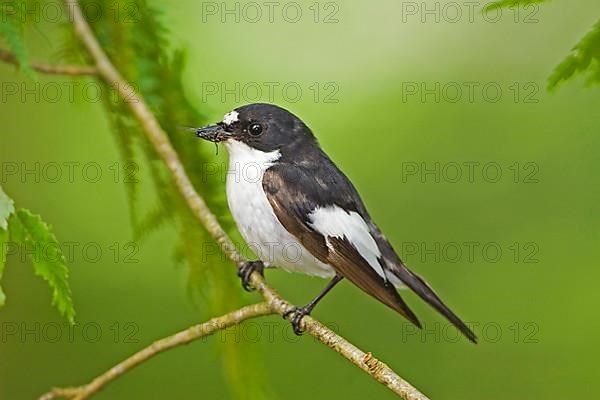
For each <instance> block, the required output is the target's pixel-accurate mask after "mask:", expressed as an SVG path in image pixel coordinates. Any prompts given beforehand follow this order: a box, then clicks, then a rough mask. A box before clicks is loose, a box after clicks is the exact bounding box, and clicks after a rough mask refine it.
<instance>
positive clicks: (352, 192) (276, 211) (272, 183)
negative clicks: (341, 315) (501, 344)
mask: <svg viewBox="0 0 600 400" xmlns="http://www.w3.org/2000/svg"><path fill="white" fill-rule="evenodd" d="M195 132H196V133H197V136H198V137H200V138H203V139H206V140H210V141H212V142H223V143H224V144H225V147H226V148H227V150H228V152H229V172H228V174H227V184H226V187H227V200H228V203H229V208H230V210H231V213H232V215H233V218H234V219H235V221H236V223H237V226H238V229H239V231H240V233H241V234H242V236H243V237H244V239H245V240H246V242H247V243H248V245H249V246H250V247H251V248H252V249H253V250H255V252H256V253H257V255H258V256H259V258H260V259H259V260H257V261H252V262H249V263H247V264H246V265H244V266H242V267H241V268H240V271H239V274H240V276H241V277H242V283H243V285H244V287H245V288H246V289H248V279H249V277H250V274H251V273H252V271H255V270H257V271H258V272H260V273H262V272H263V268H264V267H265V266H266V267H269V266H278V267H281V268H283V269H285V270H287V271H291V272H300V273H304V274H308V275H314V276H319V277H323V278H331V281H330V282H329V284H328V285H327V286H326V287H325V289H324V290H323V291H322V292H321V293H320V294H319V295H318V296H317V297H316V298H315V299H313V300H312V301H311V302H310V303H308V304H307V305H306V306H304V307H299V308H295V309H293V310H290V311H289V313H288V316H289V314H293V315H292V317H291V321H292V324H293V327H294V331H295V332H296V333H297V334H300V333H301V328H300V321H301V319H302V317H303V316H305V315H307V314H310V312H311V311H312V310H313V308H314V307H315V305H316V304H317V303H318V302H319V301H320V300H321V299H322V298H323V296H325V294H327V292H329V290H331V288H333V287H334V286H335V285H336V284H337V283H338V282H339V281H340V280H342V279H343V278H346V279H348V280H349V281H351V282H352V283H354V284H355V285H356V286H358V287H359V288H360V289H362V290H363V291H365V292H366V293H368V294H369V295H371V296H373V297H374V298H376V299H377V300H379V301H380V302H382V303H384V304H385V305H387V306H388V307H390V308H392V309H394V310H395V311H397V312H398V313H400V314H401V315H403V316H404V317H406V318H407V319H408V320H409V321H411V322H412V323H414V324H415V325H417V326H418V327H421V324H420V323H419V320H418V319H417V317H416V315H415V314H414V313H413V312H412V311H411V310H410V309H409V308H408V306H407V305H406V303H405V302H404V301H403V300H402V298H401V297H400V295H399V294H398V292H397V290H396V289H400V288H406V287H408V288H409V289H411V290H413V291H414V292H415V293H416V294H417V295H419V296H420V297H421V298H422V299H423V300H425V301H426V302H427V303H429V304H430V305H431V306H432V307H433V308H435V309H436V310H437V311H438V312H440V313H441V314H442V315H444V317H446V318H447V319H448V320H449V321H450V322H451V323H452V324H454V325H455V326H456V327H457V328H458V329H459V330H460V331H461V332H462V333H463V334H464V335H465V336H466V337H467V338H468V339H469V340H471V341H473V342H476V340H477V339H476V336H475V334H474V333H473V332H472V331H471V330H470V329H469V328H468V327H467V326H466V325H465V324H464V323H463V322H462V321H461V320H460V318H458V317H457V316H456V315H455V314H454V313H453V312H452V311H450V309H449V308H448V307H447V306H446V305H445V304H444V303H443V302H442V300H440V298H439V297H438V296H437V295H436V294H435V292H434V291H433V290H432V289H431V287H430V286H429V285H428V284H427V283H426V282H425V281H424V280H423V279H422V278H421V277H419V276H418V275H416V274H414V273H413V272H411V271H410V270H409V269H408V268H407V267H406V265H405V264H404V263H403V262H402V260H401V259H400V257H398V255H397V254H396V252H395V251H394V249H393V248H392V246H391V245H390V243H389V242H388V240H387V239H386V238H385V236H384V235H383V233H381V231H380V230H379V228H378V227H377V225H375V223H374V222H373V221H372V219H371V217H370V216H369V213H368V212H367V209H366V207H365V205H364V204H363V202H362V200H361V198H360V196H359V194H358V192H357V191H356V189H355V188H354V186H353V185H352V183H351V182H350V180H349V179H348V178H347V177H346V175H344V173H343V172H342V171H340V170H339V168H338V167H337V166H336V165H335V164H334V163H333V161H331V159H330V158H329V157H328V156H327V154H325V152H324V151H323V150H322V149H321V147H320V146H319V143H318V142H317V139H316V138H315V136H314V135H313V133H312V132H311V130H310V129H309V128H308V127H307V126H306V125H305V124H304V123H303V122H302V121H301V120H300V119H299V118H298V117H296V116H295V115H293V114H292V113H290V112H289V111H287V110H285V109H283V108H281V107H278V106H275V105H271V104H250V105H246V106H243V107H239V108H236V109H235V110H233V111H231V112H229V113H228V114H227V115H225V117H224V118H223V121H221V122H219V123H217V124H216V125H213V126H208V127H205V128H200V129H196V130H195Z"/></svg>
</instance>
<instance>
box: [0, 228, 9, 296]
mask: <svg viewBox="0 0 600 400" xmlns="http://www.w3.org/2000/svg"><path fill="white" fill-rule="evenodd" d="M7 244H8V231H7V230H6V229H2V228H0V280H1V279H2V274H3V273H4V266H5V265H6V253H5V251H6V245H7ZM5 301H6V295H5V294H4V292H3V291H2V286H1V285H0V307H2V306H3V305H4V303H5Z"/></svg>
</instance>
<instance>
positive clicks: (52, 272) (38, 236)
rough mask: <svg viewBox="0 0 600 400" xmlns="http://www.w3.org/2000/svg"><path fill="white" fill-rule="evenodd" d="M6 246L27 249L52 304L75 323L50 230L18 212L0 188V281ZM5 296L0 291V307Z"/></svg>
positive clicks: (61, 262) (64, 267)
mask: <svg viewBox="0 0 600 400" xmlns="http://www.w3.org/2000/svg"><path fill="white" fill-rule="evenodd" d="M9 244H11V245H18V246H20V247H21V248H22V249H27V255H28V257H29V259H30V260H31V263H32V264H33V268H34V270H35V273H36V275H38V276H40V277H42V279H44V280H45V281H46V282H47V283H48V285H49V286H50V288H51V289H52V304H53V305H54V306H55V307H56V308H57V309H58V311H59V312H60V313H61V314H62V315H63V316H64V317H65V318H67V320H68V321H69V322H70V323H74V322H75V308H74V307H73V299H72V296H71V288H70V287H69V280H68V278H69V269H68V268H67V264H66V261H65V257H64V254H63V252H62V249H61V247H60V244H59V242H58V240H57V239H56V236H54V233H53V232H52V228H51V227H50V226H49V225H48V224H47V223H46V222H44V220H42V217H40V216H39V215H36V214H33V213H32V212H31V211H29V210H26V209H24V208H21V209H19V210H15V207H14V203H13V200H12V199H11V198H10V197H8V195H6V193H4V191H3V190H2V187H0V278H2V273H3V272H4V267H5V264H6V255H7V250H8V246H9ZM5 300H6V295H5V294H4V292H3V291H2V288H0V306H2V305H4V302H5Z"/></svg>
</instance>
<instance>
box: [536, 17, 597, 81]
mask: <svg viewBox="0 0 600 400" xmlns="http://www.w3.org/2000/svg"><path fill="white" fill-rule="evenodd" d="M576 74H587V83H588V84H589V85H598V84H600V20H598V22H596V24H595V25H594V27H593V28H592V30H591V31H590V32H588V34H587V35H585V36H584V37H583V39H581V40H580V41H579V43H577V44H576V45H575V47H573V49H572V50H571V54H569V55H568V56H567V58H565V59H564V60H563V61H562V62H561V63H560V64H558V66H556V68H555V69H554V72H553V73H552V75H551V76H550V78H548V88H549V89H554V88H556V87H557V85H558V84H559V83H561V82H564V81H566V80H569V79H570V78H571V77H573V76H574V75H576Z"/></svg>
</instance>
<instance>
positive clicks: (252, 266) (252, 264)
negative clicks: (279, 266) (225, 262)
mask: <svg viewBox="0 0 600 400" xmlns="http://www.w3.org/2000/svg"><path fill="white" fill-rule="evenodd" d="M264 270H265V264H263V262H262V261H260V260H256V261H246V262H245V263H243V264H242V265H241V266H240V267H239V268H238V273H237V275H238V276H239V277H240V278H241V279H242V287H243V288H244V290H246V291H247V292H250V291H252V287H251V286H250V275H252V272H254V271H256V272H258V273H259V274H261V275H263V271H264Z"/></svg>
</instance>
